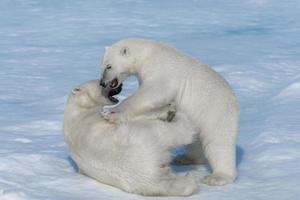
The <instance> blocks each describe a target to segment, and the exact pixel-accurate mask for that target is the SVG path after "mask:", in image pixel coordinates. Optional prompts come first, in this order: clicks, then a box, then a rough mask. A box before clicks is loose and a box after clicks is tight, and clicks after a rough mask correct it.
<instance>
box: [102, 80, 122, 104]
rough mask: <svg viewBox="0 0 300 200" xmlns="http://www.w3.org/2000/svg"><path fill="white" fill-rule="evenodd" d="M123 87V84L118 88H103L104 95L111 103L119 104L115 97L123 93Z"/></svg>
mask: <svg viewBox="0 0 300 200" xmlns="http://www.w3.org/2000/svg"><path fill="white" fill-rule="evenodd" d="M122 86H123V84H122V83H121V84H120V85H119V86H118V87H115V88H111V87H106V88H103V90H102V91H103V95H104V96H106V97H107V98H108V99H109V100H110V101H111V102H113V103H118V102H119V100H118V99H117V98H116V97H115V95H118V94H120V92H121V91H122Z"/></svg>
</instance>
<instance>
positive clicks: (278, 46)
mask: <svg viewBox="0 0 300 200" xmlns="http://www.w3.org/2000/svg"><path fill="white" fill-rule="evenodd" d="M0 7H1V12H0V27H1V29H0V38H1V40H0V47H1V48H0V69H1V70H0V112H1V115H0V136H1V137H0V144H1V145H0V199H1V200H24V199H30V200H32V199H74V200H76V199H78V200H79V199H144V198H145V197H141V196H138V195H132V194H127V193H124V192H122V191H120V190H118V189H116V188H113V187H110V186H107V185H104V184H101V183H98V182H96V181H94V180H92V179H90V178H88V177H85V176H83V175H80V174H79V173H77V169H76V166H75V165H74V163H73V162H72V161H71V159H70V158H69V154H68V150H67V147H66V144H65V143H64V141H63V136H62V118H63V109H64V103H65V100H66V97H67V94H68V92H69V90H70V89H71V88H72V87H73V86H74V85H76V84H79V83H81V82H84V81H86V80H90V79H96V78H99V76H100V75H99V65H100V61H101V55H102V54H103V51H104V47H105V46H106V45H109V44H111V43H113V42H115V41H117V40H119V39H121V38H125V37H144V38H151V39H156V40H161V41H164V42H167V43H170V44H172V45H175V46H176V47H177V48H179V49H181V50H182V51H185V52H187V53H189V54H191V55H192V56H194V57H196V58H198V59H200V60H202V61H203V62H205V63H208V64H209V65H211V66H212V67H213V68H214V69H215V70H217V71H218V72H220V73H221V74H222V75H223V76H224V77H225V78H226V79H227V80H228V81H229V83H230V84H231V85H232V87H233V88H234V90H235V91H236V94H237V96H238V97H239V100H240V104H241V126H240V135H239V138H238V148H237V152H238V170H239V177H238V179H237V181H236V182H235V183H234V184H231V185H227V186H224V187H210V186H207V185H204V184H201V185H200V186H199V187H200V193H199V194H197V195H194V196H192V197H190V198H191V199H206V200H210V199H212V200H214V199H230V200H232V199H244V200H247V199H249V200H252V199H272V200H276V199H280V200H284V199H288V200H293V199H298V198H299V197H300V191H299V189H298V185H299V184H300V180H299V178H300V118H299V116H300V103H299V102H300V15H299V10H300V2H299V1H292V0H287V1H271V0H243V1H234V0H229V1H215V0H213V1H209V0H206V1H205V0H201V1H200V0H199V1H197V0H193V1H192V0H189V1H171V0H166V1H158V0H157V1H145V0H126V1H116V0H102V1H96V0H94V1H71V0H52V1H38V0H27V1H21V0H15V1H10V0H1V1H0ZM124 86H125V89H124V91H123V93H122V97H123V98H124V97H126V96H127V95H129V94H131V93H132V92H133V91H134V90H135V89H136V87H137V83H136V80H135V79H133V78H131V79H129V80H128V81H127V82H126V83H125V85H124ZM197 168H198V170H199V173H201V174H202V175H204V174H207V173H208V171H207V170H206V168H204V167H203V166H200V167H197ZM177 170H178V171H182V170H183V171H184V170H185V168H183V169H182V168H180V169H177ZM155 199H156V198H155ZM169 199H175V198H169ZM176 199H177V198H176Z"/></svg>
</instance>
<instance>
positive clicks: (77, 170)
mask: <svg viewBox="0 0 300 200" xmlns="http://www.w3.org/2000/svg"><path fill="white" fill-rule="evenodd" d="M67 159H68V162H69V163H70V165H71V166H72V168H73V169H74V171H75V172H79V168H78V166H77V165H76V163H75V161H74V160H73V159H72V158H71V157H70V156H68V158H67Z"/></svg>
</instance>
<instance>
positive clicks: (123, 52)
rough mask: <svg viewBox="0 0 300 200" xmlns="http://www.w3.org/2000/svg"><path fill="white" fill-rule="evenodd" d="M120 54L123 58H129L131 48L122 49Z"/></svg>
mask: <svg viewBox="0 0 300 200" xmlns="http://www.w3.org/2000/svg"><path fill="white" fill-rule="evenodd" d="M120 53H121V55H122V56H127V55H129V48H128V47H122V48H121V50H120Z"/></svg>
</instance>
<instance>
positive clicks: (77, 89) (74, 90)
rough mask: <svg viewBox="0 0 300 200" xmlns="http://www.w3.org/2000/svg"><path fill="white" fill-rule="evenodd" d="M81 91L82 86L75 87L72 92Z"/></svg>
mask: <svg viewBox="0 0 300 200" xmlns="http://www.w3.org/2000/svg"><path fill="white" fill-rule="evenodd" d="M80 91H81V89H80V88H74V89H73V90H72V93H73V94H76V93H78V92H80Z"/></svg>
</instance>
